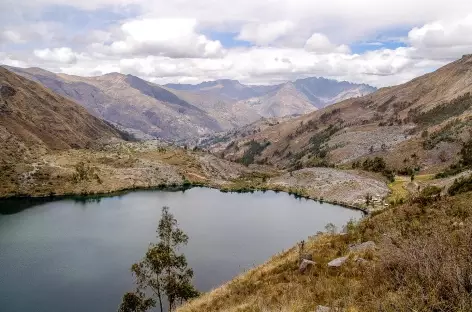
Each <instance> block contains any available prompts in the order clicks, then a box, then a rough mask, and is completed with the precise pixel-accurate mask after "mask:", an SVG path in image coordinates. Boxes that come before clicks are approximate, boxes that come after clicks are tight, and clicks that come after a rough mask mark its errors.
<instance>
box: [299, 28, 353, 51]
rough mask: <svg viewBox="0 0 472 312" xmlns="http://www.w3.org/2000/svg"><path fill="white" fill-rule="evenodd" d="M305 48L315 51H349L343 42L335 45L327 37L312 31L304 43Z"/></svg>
mask: <svg viewBox="0 0 472 312" xmlns="http://www.w3.org/2000/svg"><path fill="white" fill-rule="evenodd" d="M305 50H307V51H310V52H315V53H331V52H337V53H350V52H351V50H350V49H349V47H348V46H347V45H345V44H342V45H339V46H336V45H334V44H333V43H331V41H329V39H328V37H326V36H325V35H323V34H320V33H314V34H313V35H312V36H311V37H310V38H309V39H308V40H307V41H306V43H305Z"/></svg>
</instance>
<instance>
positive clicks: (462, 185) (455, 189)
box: [447, 175, 472, 195]
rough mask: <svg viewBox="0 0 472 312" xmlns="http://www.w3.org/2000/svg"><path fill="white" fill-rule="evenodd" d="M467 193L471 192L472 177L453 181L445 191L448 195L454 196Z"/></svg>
mask: <svg viewBox="0 0 472 312" xmlns="http://www.w3.org/2000/svg"><path fill="white" fill-rule="evenodd" d="M469 191H472V175H470V176H468V177H462V178H459V179H455V180H454V183H453V184H452V185H451V186H450V187H449V189H448V190H447V192H448V193H449V195H456V194H461V193H465V192H469Z"/></svg>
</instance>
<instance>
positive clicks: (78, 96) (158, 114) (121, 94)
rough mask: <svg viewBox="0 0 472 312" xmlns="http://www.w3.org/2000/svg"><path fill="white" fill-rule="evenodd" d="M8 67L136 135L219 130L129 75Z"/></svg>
mask: <svg viewBox="0 0 472 312" xmlns="http://www.w3.org/2000/svg"><path fill="white" fill-rule="evenodd" d="M8 68H10V69H12V70H14V71H15V72H17V73H18V74H20V75H23V76H25V77H26V78H28V79H32V80H35V81H38V82H40V83H41V84H43V85H44V86H45V87H47V88H49V89H51V90H53V91H54V92H56V93H58V94H60V95H63V96H65V97H68V98H70V99H72V100H74V101H76V102H77V103H79V104H81V105H82V106H84V107H85V108H86V109H87V110H88V111H89V112H90V113H92V114H93V115H95V116H97V117H100V118H103V119H105V120H107V121H110V122H113V123H116V124H119V125H120V126H122V127H124V128H129V129H133V130H137V131H138V133H139V132H141V133H144V134H149V135H152V136H155V137H161V138H165V139H173V138H184V137H189V136H198V135H201V134H205V133H208V132H213V131H220V130H222V128H221V127H220V125H219V124H218V122H217V121H216V120H214V119H213V118H211V117H210V116H208V114H207V113H206V112H204V111H203V110H201V109H199V108H197V107H195V106H193V105H191V104H189V103H188V102H186V101H184V100H182V99H180V98H179V97H177V96H176V95H175V94H173V93H172V92H170V91H168V90H166V89H164V88H161V87H160V86H158V85H155V84H152V83H149V82H147V81H145V80H142V79H140V78H138V77H135V76H132V75H122V74H118V73H111V74H107V75H103V76H98V77H79V76H70V75H64V74H54V73H51V72H48V71H45V70H41V69H37V68H29V69H20V68H12V67H8Z"/></svg>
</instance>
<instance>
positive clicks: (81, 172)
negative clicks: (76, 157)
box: [72, 161, 102, 183]
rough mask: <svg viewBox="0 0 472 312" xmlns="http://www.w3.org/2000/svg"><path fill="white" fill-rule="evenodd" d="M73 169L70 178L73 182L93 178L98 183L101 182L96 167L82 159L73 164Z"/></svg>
mask: <svg viewBox="0 0 472 312" xmlns="http://www.w3.org/2000/svg"><path fill="white" fill-rule="evenodd" d="M74 169H75V172H74V174H73V176H72V180H73V181H74V182H75V183H78V182H81V181H91V180H93V179H94V180H96V181H97V182H98V183H102V180H101V179H100V177H99V176H98V173H97V171H98V169H97V167H95V166H91V165H89V164H86V163H85V162H83V161H80V162H78V163H77V164H76V165H75V167H74Z"/></svg>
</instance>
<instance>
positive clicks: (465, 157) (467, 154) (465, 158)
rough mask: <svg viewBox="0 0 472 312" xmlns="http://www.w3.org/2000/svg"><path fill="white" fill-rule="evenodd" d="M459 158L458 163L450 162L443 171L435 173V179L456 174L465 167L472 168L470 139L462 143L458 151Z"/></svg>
mask: <svg viewBox="0 0 472 312" xmlns="http://www.w3.org/2000/svg"><path fill="white" fill-rule="evenodd" d="M460 156H461V159H460V160H459V162H458V163H456V164H452V165H451V166H450V167H449V168H448V169H446V170H445V171H444V172H440V173H438V174H436V178H437V179H441V178H446V177H449V176H453V175H456V174H458V173H460V172H462V171H464V170H466V169H470V168H472V139H469V140H468V141H467V142H465V143H463V144H462V148H461V151H460Z"/></svg>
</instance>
